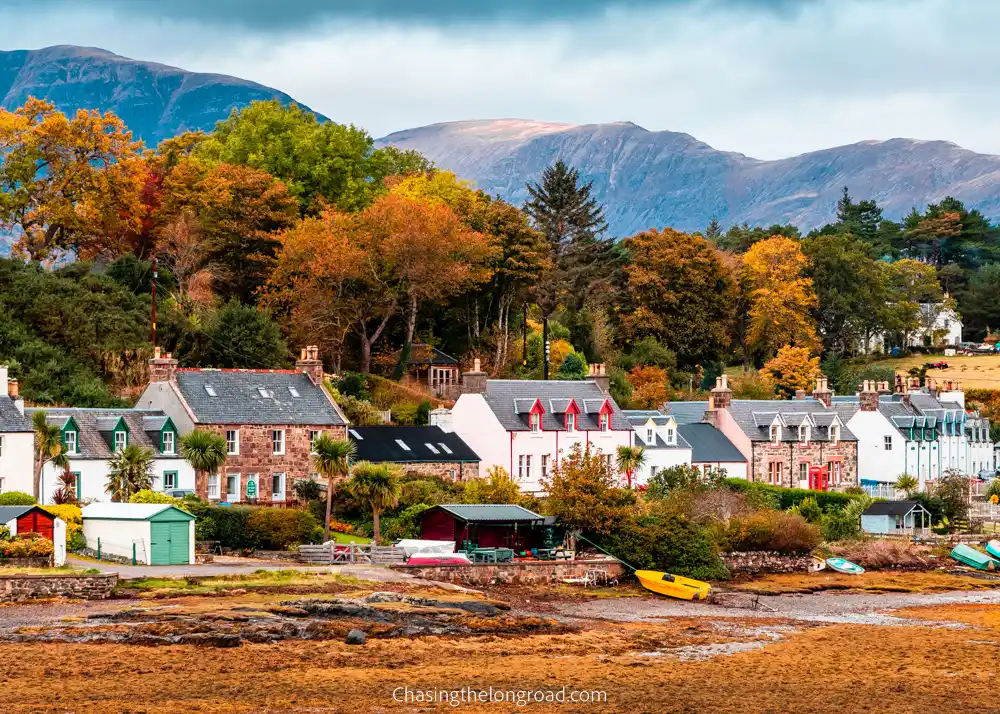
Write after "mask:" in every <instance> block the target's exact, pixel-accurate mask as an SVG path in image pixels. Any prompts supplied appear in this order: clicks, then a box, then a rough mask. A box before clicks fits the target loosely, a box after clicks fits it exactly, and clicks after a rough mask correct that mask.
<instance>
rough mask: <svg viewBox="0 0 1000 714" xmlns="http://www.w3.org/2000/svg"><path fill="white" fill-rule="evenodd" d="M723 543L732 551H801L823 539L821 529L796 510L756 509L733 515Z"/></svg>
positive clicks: (808, 549) (809, 548)
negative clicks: (787, 511)
mask: <svg viewBox="0 0 1000 714" xmlns="http://www.w3.org/2000/svg"><path fill="white" fill-rule="evenodd" d="M724 540H725V545H726V547H727V548H728V549H729V550H731V551H736V552H749V551H759V550H763V551H773V552H776V553H804V552H808V551H810V550H812V549H813V548H815V547H816V546H817V545H819V544H820V541H821V540H822V538H821V535H820V529H819V528H818V527H817V526H814V525H813V524H811V523H807V522H806V520H805V519H804V518H803V517H802V516H800V515H798V514H795V513H783V512H781V511H757V512H755V513H752V514H750V515H746V516H740V517H737V518H733V519H732V520H730V521H729V526H728V527H727V528H726V530H725V535H724Z"/></svg>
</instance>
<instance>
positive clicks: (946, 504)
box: [934, 472, 970, 523]
mask: <svg viewBox="0 0 1000 714" xmlns="http://www.w3.org/2000/svg"><path fill="white" fill-rule="evenodd" d="M969 489H970V484H969V479H968V478H967V477H965V476H963V475H962V474H960V473H956V472H947V473H945V475H944V476H943V477H942V478H941V480H940V481H939V482H938V484H937V486H936V487H935V488H934V498H936V499H937V500H938V502H939V503H940V504H941V514H942V517H943V518H947V519H948V520H949V521H951V522H952V523H954V522H955V521H957V520H962V519H963V518H965V517H966V515H968V513H969Z"/></svg>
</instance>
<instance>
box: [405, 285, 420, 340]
mask: <svg viewBox="0 0 1000 714" xmlns="http://www.w3.org/2000/svg"><path fill="white" fill-rule="evenodd" d="M416 330H417V294H416V293H415V292H412V291H411V292H410V312H409V315H407V316H406V344H408V345H412V344H413V333H414V332H416Z"/></svg>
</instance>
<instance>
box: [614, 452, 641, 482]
mask: <svg viewBox="0 0 1000 714" xmlns="http://www.w3.org/2000/svg"><path fill="white" fill-rule="evenodd" d="M645 463H646V450H645V449H644V448H642V447H641V446H619V447H618V470H619V471H620V472H621V473H623V474H625V476H626V477H627V478H628V487H629V488H632V474H634V473H635V472H636V471H638V470H639V469H641V468H642V466H643V464H645Z"/></svg>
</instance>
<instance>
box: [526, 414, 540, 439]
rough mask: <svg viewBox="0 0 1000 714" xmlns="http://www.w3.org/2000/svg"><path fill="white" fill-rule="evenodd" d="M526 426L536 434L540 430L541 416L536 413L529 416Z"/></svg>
mask: <svg viewBox="0 0 1000 714" xmlns="http://www.w3.org/2000/svg"><path fill="white" fill-rule="evenodd" d="M528 424H529V425H530V426H531V431H532V432H534V433H536V434H537V433H538V432H540V431H541V430H542V415H541V414H538V413H537V412H533V413H531V414H529V415H528Z"/></svg>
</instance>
